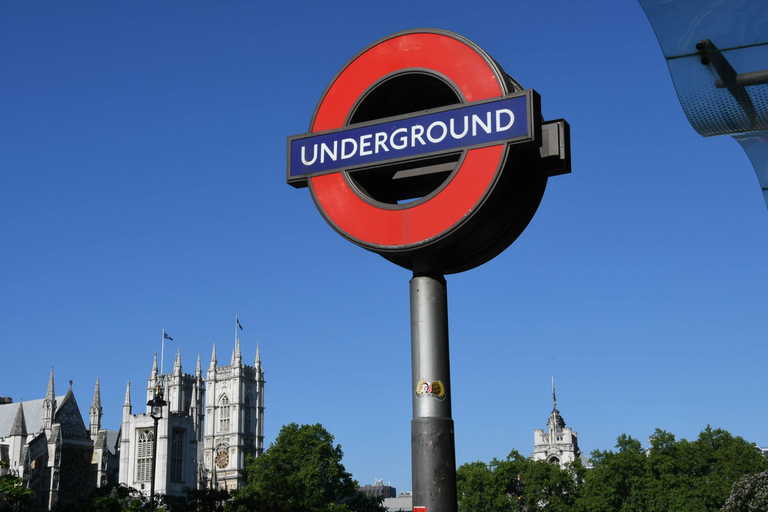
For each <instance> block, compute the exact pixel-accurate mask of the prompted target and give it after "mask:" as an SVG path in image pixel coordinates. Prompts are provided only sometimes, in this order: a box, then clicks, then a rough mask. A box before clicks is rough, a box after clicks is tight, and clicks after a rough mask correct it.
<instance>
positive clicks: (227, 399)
mask: <svg viewBox="0 0 768 512" xmlns="http://www.w3.org/2000/svg"><path fill="white" fill-rule="evenodd" d="M237 326H238V327H239V323H238V324H237ZM241 328H242V327H241ZM236 329H237V328H236ZM205 381H206V383H207V385H208V390H207V391H208V392H207V393H206V396H205V418H206V421H205V449H204V452H205V453H204V461H205V467H206V469H207V470H208V473H207V475H206V476H207V480H208V485H210V486H211V487H214V488H220V489H229V490H234V489H237V488H238V487H241V486H243V485H245V483H246V482H245V463H246V457H247V456H248V455H251V456H253V457H258V456H259V455H261V453H262V452H263V451H264V370H263V369H262V367H261V356H260V354H259V347H258V345H257V346H256V359H255V361H254V364H253V366H249V365H247V364H244V363H243V357H242V353H241V351H240V337H239V335H238V334H237V331H236V335H235V348H234V349H233V351H232V357H231V359H230V363H229V364H228V365H225V366H224V365H219V363H218V360H217V358H216V345H215V344H214V346H213V354H212V355H211V362H210V364H209V366H208V372H207V374H206V378H205Z"/></svg>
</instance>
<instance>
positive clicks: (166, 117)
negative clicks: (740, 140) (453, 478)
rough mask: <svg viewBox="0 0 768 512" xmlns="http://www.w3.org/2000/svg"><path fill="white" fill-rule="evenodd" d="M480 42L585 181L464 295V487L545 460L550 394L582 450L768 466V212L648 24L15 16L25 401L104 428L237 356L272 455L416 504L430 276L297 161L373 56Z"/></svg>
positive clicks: (584, 13) (8, 247)
mask: <svg viewBox="0 0 768 512" xmlns="http://www.w3.org/2000/svg"><path fill="white" fill-rule="evenodd" d="M417 27H435V28H441V29H447V30H452V31H454V32H458V33H460V34H462V35H464V36H466V37H468V38H470V39H472V40H473V41H475V42H476V43H478V44H479V45H480V46H481V47H482V48H483V49H485V50H486V51H487V52H488V53H490V54H491V55H492V56H493V57H494V58H495V59H496V60H497V61H498V62H499V63H500V64H501V65H502V66H503V67H504V69H505V70H506V71H507V72H508V73H509V74H510V75H512V76H513V77H514V78H516V79H517V80H518V81H519V82H521V83H522V84H523V85H524V86H525V87H530V88H534V89H536V90H537V91H538V92H539V93H540V95H541V98H542V110H543V113H544V116H545V117H546V118H549V119H555V118H565V119H567V120H568V122H569V123H570V124H571V130H572V150H573V173H572V174H570V175H566V176H560V177H556V178H553V179H551V180H550V182H549V185H548V189H547V192H546V193H545V195H544V200H543V202H542V204H541V207H540V208H539V211H538V213H537V215H536V216H535V217H534V219H533V221H532V222H531V224H530V226H529V227H528V229H527V230H526V231H525V233H523V235H522V236H521V237H520V238H519V239H518V241H517V242H515V244H514V245H513V246H512V247H510V248H509V249H508V250H507V251H506V252H504V253H503V254H502V255H501V256H499V257H497V258H496V259H494V260H493V261H491V262H490V263H488V264H486V265H485V266H483V267H481V268H479V269H476V270H473V271H470V272H467V273H464V274H461V275H455V276H450V277H449V278H448V286H449V303H450V313H449V315H450V329H451V330H450V337H451V358H452V384H453V411H454V420H455V429H456V454H457V463H458V464H462V463H464V462H468V461H474V460H484V461H488V460H490V459H491V458H493V457H499V458H502V457H504V456H506V455H507V454H508V453H509V452H510V450H512V449H516V450H518V451H520V452H522V453H523V454H526V455H528V454H530V453H531V452H532V450H533V430H534V429H536V428H544V426H545V422H546V419H547V416H548V414H549V412H550V410H551V407H552V400H551V389H550V379H551V377H552V376H554V378H555V383H556V386H557V396H558V405H559V408H560V411H561V413H562V415H563V417H564V418H565V420H566V422H567V424H568V426H571V427H573V428H574V430H576V431H577V432H578V433H579V440H580V444H581V447H582V449H583V450H584V451H585V452H587V453H588V452H589V451H591V450H593V449H595V448H599V449H608V448H611V447H613V445H614V444H615V440H616V437H617V436H618V435H620V434H622V433H627V434H629V435H632V436H635V437H637V438H639V439H640V440H641V441H643V443H644V444H645V443H646V441H647V436H649V435H650V434H652V433H653V430H654V429H655V428H656V427H659V428H663V429H666V430H669V431H671V432H672V433H674V434H676V435H677V436H678V437H685V438H688V439H691V438H695V437H696V436H697V435H698V433H699V432H700V431H701V430H702V429H703V428H705V427H706V425H707V424H711V425H712V426H713V427H721V428H725V429H726V430H728V431H730V432H732V433H733V434H735V435H740V436H742V437H744V438H746V439H747V440H749V441H753V442H757V443H758V444H760V445H768V433H766V430H765V425H766V424H767V423H768V412H767V411H766V408H765V406H764V390H765V389H766V384H767V382H766V381H767V380H768V377H767V376H766V372H765V362H766V359H767V356H768V353H767V352H768V348H767V344H766V338H767V337H768V333H767V332H766V314H765V311H766V310H767V309H768V308H767V306H768V297H767V296H766V283H767V282H768V265H766V264H765V256H766V254H768V211H767V210H766V205H765V203H764V201H763V197H762V194H761V192H760V188H759V186H758V183H757V180H756V178H755V174H754V171H753V170H752V167H751V165H750V163H749V161H748V159H747V157H746V155H744V154H743V152H742V150H741V148H740V147H739V146H738V144H737V143H736V142H734V141H733V140H731V139H730V138H728V137H723V138H714V139H703V138H701V137H699V136H698V135H697V134H696V133H695V132H694V131H693V129H692V128H691V127H690V126H689V124H688V122H687V121H686V119H685V116H684V115H683V113H682V110H681V108H680V106H679V103H678V100H677V97H676V95H675V91H674V88H673V86H672V82H671V79H670V77H669V73H668V71H667V66H666V63H665V61H664V58H663V56H662V53H661V50H660V49H659V46H658V44H657V42H656V38H655V36H654V34H653V31H652V29H651V26H650V24H649V23H648V21H647V19H646V18H645V15H644V13H643V12H642V10H641V8H640V6H639V5H638V4H637V3H636V2H634V1H631V0H628V1H622V2H616V1H613V0H604V1H592V2H586V3H583V2H571V1H553V2H467V3H463V2H456V1H444V2H428V1H418V2H414V1H407V2H399V1H394V2H351V1H350V2H334V1H329V2H298V3H297V2H292V3H281V2H245V1H227V2H215V3H214V2H205V3H204V2H197V1H193V2H176V1H172V2H159V3H158V2H85V1H84V2H65V3H61V2H13V1H6V2H2V3H0V354H2V355H1V356H0V360H1V361H2V364H1V366H2V372H1V373H0V395H4V396H11V397H13V399H14V401H18V400H20V399H25V400H31V399H35V398H41V397H43V396H44V394H45V391H46V385H47V381H48V374H49V372H50V368H51V366H52V365H53V366H55V376H56V388H57V393H59V394H63V393H64V392H65V391H66V388H67V381H68V380H70V379H71V380H73V381H74V391H75V394H76V397H77V399H78V403H79V405H80V410H81V412H82V413H83V414H84V415H86V417H87V410H88V407H89V405H90V402H91V398H92V396H93V389H94V384H95V381H96V375H97V374H100V379H101V397H102V401H103V407H104V426H105V427H107V428H110V429H115V430H116V429H118V428H119V427H120V417H121V416H120V415H121V405H122V403H123V397H124V394H125V385H126V382H128V381H131V383H132V385H133V402H134V404H136V405H135V408H134V410H135V411H136V410H137V409H140V406H139V404H141V403H142V401H143V399H144V394H143V387H144V386H145V383H146V379H147V377H148V376H149V372H150V369H151V363H152V356H153V353H154V352H155V351H160V342H161V334H162V330H163V328H165V329H166V330H167V331H168V333H169V334H170V335H171V336H172V337H173V338H174V341H173V342H171V343H168V344H167V345H166V362H165V366H166V370H169V369H170V368H171V365H172V359H171V357H172V354H173V353H175V351H176V350H177V348H179V347H180V348H181V354H182V363H183V368H184V370H185V371H188V372H192V371H194V366H195V361H196V357H197V353H198V352H200V353H201V356H202V360H203V365H204V366H207V363H208V361H209V360H210V357H211V347H212V344H213V342H216V344H217V349H218V351H219V352H218V353H219V360H220V361H222V360H225V361H226V360H227V354H228V353H229V351H230V350H231V347H232V346H233V340H234V319H235V314H238V315H239V317H240V321H241V323H242V324H243V326H244V327H245V330H244V331H243V333H242V343H243V351H244V358H245V359H246V361H249V362H252V361H253V358H254V356H255V352H256V343H257V341H258V342H259V343H260V346H261V356H262V361H263V365H264V369H265V371H266V378H267V388H266V407H267V409H266V428H265V434H266V437H267V443H270V442H272V441H273V440H274V438H275V436H276V435H277V433H278V431H279V429H280V427H281V426H282V425H284V424H286V423H290V422H298V423H316V422H319V423H322V424H323V425H324V426H325V427H326V428H327V429H328V430H330V432H331V433H333V434H334V435H335V436H336V441H337V442H338V443H340V444H341V445H342V447H343V449H344V452H345V458H344V460H345V463H346V466H347V469H348V470H349V471H351V472H352V473H353V475H354V476H355V478H357V479H358V480H359V481H360V482H361V483H373V480H374V478H383V479H384V480H385V481H389V482H391V484H392V485H393V486H395V487H397V488H398V490H410V488H411V482H410V420H411V392H412V390H411V389H410V331H409V316H408V315H409V313H408V280H409V278H410V274H409V272H408V271H405V270H403V269H401V268H399V267H395V266H393V265H392V264H390V263H388V262H387V261H385V260H384V259H382V258H380V257H378V256H376V255H374V254H371V253H368V252H366V251H364V250H362V249H360V248H358V247H356V246H354V245H352V244H350V243H349V242H347V241H345V240H343V239H342V238H341V237H340V236H338V235H337V234H336V233H335V232H334V231H333V230H332V229H331V228H330V227H329V226H328V225H327V224H326V223H325V221H324V220H323V219H322V218H321V216H320V215H319V214H318V212H317V211H316V209H315V207H314V205H313V203H312V200H311V199H310V196H309V193H308V191H307V190H306V189H303V190H296V189H293V188H292V187H290V186H288V185H286V184H285V155H286V138H287V137H288V136H289V135H293V134H298V133H302V132H305V131H306V130H307V127H308V124H309V121H310V117H311V115H312V112H313V109H314V108H315V105H316V103H317V100H318V99H319V97H320V95H321V93H322V92H323V90H324V89H325V87H326V85H327V84H328V83H329V81H330V80H331V79H332V77H333V76H334V75H335V74H336V72H337V71H338V70H339V69H340V68H341V67H342V66H343V65H344V63H345V62H346V61H347V60H348V59H349V58H351V57H352V56H353V55H354V54H356V53H357V52H358V51H359V50H360V49H362V48H363V47H365V46H366V45H368V44H370V43H372V42H373V41H375V40H376V39H378V38H380V37H384V36H386V35H388V34H390V33H393V32H396V31H400V30H405V29H409V28H417Z"/></svg>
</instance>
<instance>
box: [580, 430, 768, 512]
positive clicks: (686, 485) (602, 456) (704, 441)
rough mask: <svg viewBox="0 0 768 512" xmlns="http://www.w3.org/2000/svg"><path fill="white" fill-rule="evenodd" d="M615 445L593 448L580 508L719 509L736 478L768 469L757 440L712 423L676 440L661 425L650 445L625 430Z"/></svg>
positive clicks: (589, 511) (605, 511) (604, 511)
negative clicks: (695, 435)
mask: <svg viewBox="0 0 768 512" xmlns="http://www.w3.org/2000/svg"><path fill="white" fill-rule="evenodd" d="M616 449H617V450H616V451H599V450H596V451H594V452H592V463H593V465H594V469H593V470H592V471H589V472H587V474H586V478H585V481H584V486H583V489H581V492H580V496H581V498H580V501H579V509H580V510H582V511H585V512H611V511H649V512H650V511H656V510H675V511H680V512H688V511H690V512H702V511H715V510H720V508H721V507H722V506H723V505H724V503H725V501H726V499H727V498H728V495H729V493H730V490H731V487H732V486H733V484H734V483H735V482H737V481H738V480H739V479H741V478H742V477H744V476H745V475H751V474H754V473H758V472H760V471H763V470H765V469H768V460H766V458H765V457H763V455H762V454H761V453H759V452H758V451H756V450H755V448H754V446H753V445H751V444H750V443H748V442H747V441H745V440H744V439H742V438H740V437H734V436H732V435H731V434H729V433H728V432H726V431H725V430H722V429H714V430H713V429H712V428H711V427H709V426H707V428H706V429H704V430H703V431H702V432H701V434H699V437H698V439H696V440H695V441H687V440H685V439H681V440H679V441H677V440H675V436H674V435H672V434H671V433H669V432H666V431H663V430H659V429H657V430H656V431H655V433H654V434H653V436H651V438H650V446H649V447H648V448H647V449H644V448H643V447H642V446H641V444H640V442H639V441H638V440H636V439H633V438H632V437H629V436H626V435H622V436H620V437H619V438H618V440H617V443H616Z"/></svg>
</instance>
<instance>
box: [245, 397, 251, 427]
mask: <svg viewBox="0 0 768 512" xmlns="http://www.w3.org/2000/svg"><path fill="white" fill-rule="evenodd" d="M243 414H245V425H244V427H245V429H244V430H245V433H246V434H248V433H250V432H251V397H250V396H247V397H245V410H244V411H243Z"/></svg>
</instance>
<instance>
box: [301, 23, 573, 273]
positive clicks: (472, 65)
mask: <svg viewBox="0 0 768 512" xmlns="http://www.w3.org/2000/svg"><path fill="white" fill-rule="evenodd" d="M567 172H570V144H569V130H568V124H567V123H566V122H565V121H563V120H557V121H551V122H543V121H542V119H541V112H540V99H539V96H538V94H536V92H535V91H533V90H531V89H528V90H524V89H523V88H522V87H521V86H520V85H519V84H518V83H517V82H516V81H515V80H514V79H512V78H511V77H510V76H508V75H507V74H506V73H505V72H504V71H503V70H502V69H501V67H500V66H499V65H498V64H497V63H496V62H495V61H494V60H493V59H492V58H491V57H490V56H489V55H488V54H486V53H485V52H484V51H483V50H482V49H480V48H479V47H478V46H477V45H475V44H474V43H472V42H471V41H469V40H468V39H466V38H464V37H461V36H459V35H457V34H453V33H451V32H447V31H440V30H416V31H408V32H401V33H397V34H393V35H391V36H389V37H386V38H384V39H382V40H380V41H377V42H376V43H374V44H372V45H371V46H369V47H368V48H366V49H364V50H363V51H362V52H360V53H359V54H358V55H357V56H355V57H354V58H353V59H352V60H350V61H349V62H348V63H347V64H346V65H345V66H344V67H343V68H342V69H341V71H339V73H338V74H337V75H336V77H335V78H334V79H333V81H332V82H331V83H330V85H329V86H328V87H327V89H326V90H325V92H324V93H323V95H322V97H321V99H320V101H319V102H318V104H317V107H316V109H315V113H314V115H313V116H312V120H311V122H310V127H309V132H308V133H304V134H300V135H295V136H292V137H289V138H288V172H287V182H288V183H289V184H291V185H293V186H294V187H307V186H308V187H309V189H310V192H311V194H312V198H313V199H314V201H315V204H316V205H317V208H318V209H319V211H320V213H321V214H322V215H323V217H324V218H325V219H326V221H327V222H328V223H329V224H330V225H331V226H332V227H333V228H334V229H335V230H336V231H338V232H339V233H340V234H341V235H342V236H344V237H345V238H347V239H348V240H350V241H352V242H354V243H356V244H357V245H360V246H361V247H364V248H365V249H368V250H370V251H373V252H376V253H378V254H380V255H382V256H383V257H385V258H387V259H388V260H390V261H392V262H394V263H396V264H398V265H401V266H403V267H405V268H408V269H411V270H414V271H430V272H439V273H443V274H450V273H456V272H461V271H464V270H468V269H471V268H474V267H476V266H478V265H480V264H482V263H485V262H486V261H488V260H490V259H491V258H493V257H495V256H496V255H498V254H499V253H500V252H501V251H503V250H504V249H505V248H507V247H508V246H509V245H510V244H511V243H512V242H513V241H514V240H515V239H516V238H517V237H518V236H519V235H520V233H522V231H523V230H524V229H525V227H526V226H527V225H528V223H529V221H530V220H531V218H532V217H533V214H534V213H535V212H536V209H537V208H538V205H539V202H540V201H541V197H542V195H543V193H544V188H545V186H546V183H547V179H548V177H549V176H552V175H556V174H563V173H567Z"/></svg>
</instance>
